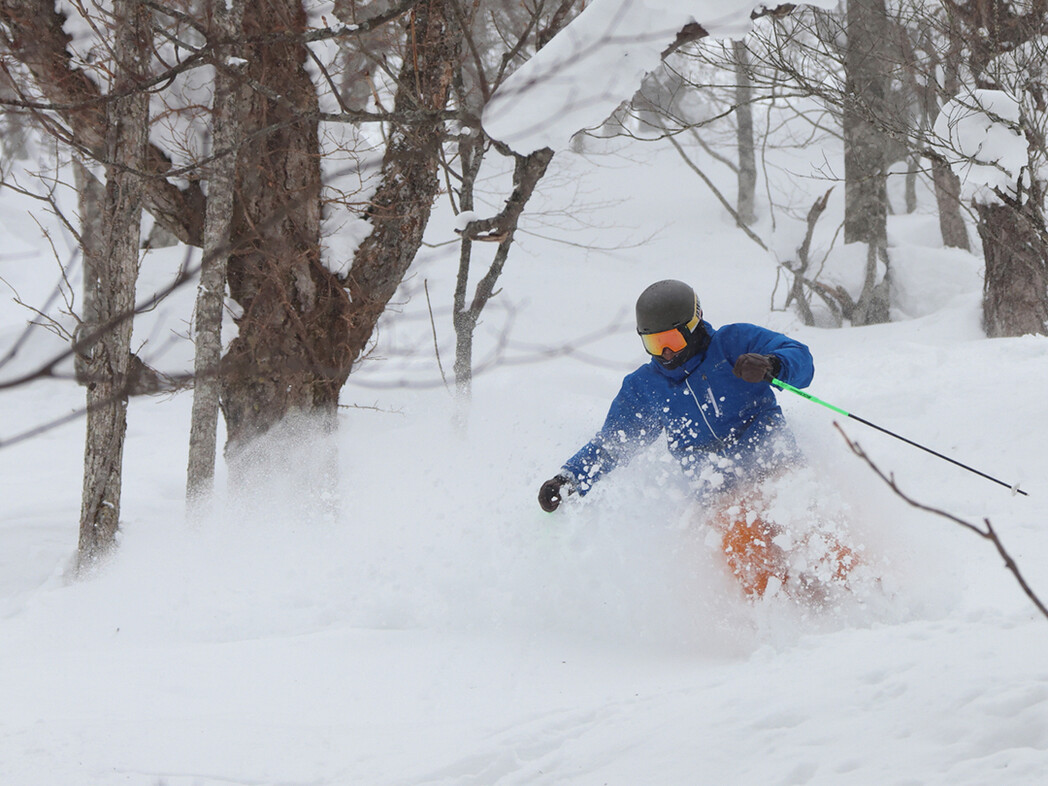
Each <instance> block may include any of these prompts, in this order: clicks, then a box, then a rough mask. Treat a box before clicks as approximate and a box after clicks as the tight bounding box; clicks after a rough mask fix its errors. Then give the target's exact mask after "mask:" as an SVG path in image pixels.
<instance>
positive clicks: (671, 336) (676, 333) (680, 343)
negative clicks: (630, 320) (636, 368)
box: [640, 316, 699, 357]
mask: <svg viewBox="0 0 1048 786" xmlns="http://www.w3.org/2000/svg"><path fill="white" fill-rule="evenodd" d="M698 326H699V318H698V316H696V317H695V318H694V319H692V320H691V322H689V323H688V324H687V325H679V326H677V327H674V328H670V329H669V330H662V331H660V332H658V333H641V334H640V340H641V342H642V343H643V344H644V349H645V350H647V352H648V354H649V355H654V356H655V357H661V356H662V353H663V351H664V350H667V349H668V350H669V351H670V352H680V351H681V350H682V349H684V348H685V347H686V346H688V341H689V340H690V339H691V331H693V330H694V329H695V328H697V327H698Z"/></svg>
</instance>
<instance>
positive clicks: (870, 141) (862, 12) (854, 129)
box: [843, 0, 888, 245]
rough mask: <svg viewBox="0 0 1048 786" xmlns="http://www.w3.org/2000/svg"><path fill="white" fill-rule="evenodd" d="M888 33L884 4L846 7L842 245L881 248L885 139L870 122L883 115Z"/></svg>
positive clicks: (859, 0)
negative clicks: (856, 244) (868, 244)
mask: <svg viewBox="0 0 1048 786" xmlns="http://www.w3.org/2000/svg"><path fill="white" fill-rule="evenodd" d="M887 34H888V28H887V14H886V12H885V8H884V0H852V1H851V2H849V3H848V44H847V52H846V54H845V71H846V78H845V82H846V90H847V99H846V101H845V104H844V113H843V125H844V179H845V195H844V242H845V243H874V244H878V245H885V243H886V240H885V238H886V235H887V231H886V222H887V215H888V195H887V188H886V176H885V163H886V162H885V150H886V149H887V147H888V145H887V140H886V139H885V136H884V133H883V132H882V131H881V130H880V129H879V127H878V126H877V125H876V124H875V123H872V122H870V118H877V117H883V116H884V115H883V111H884V107H885V96H886V93H887V79H886V76H885V73H884V71H885V68H886V60H885V53H884V43H885V41H886V38H887Z"/></svg>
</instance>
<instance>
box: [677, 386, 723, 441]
mask: <svg viewBox="0 0 1048 786" xmlns="http://www.w3.org/2000/svg"><path fill="white" fill-rule="evenodd" d="M684 384H685V386H686V387H687V388H688V392H689V393H691V397H692V399H694V401H695V406H697V407H698V408H699V414H700V415H702V420H703V422H704V423H705V424H706V428H708V429H709V430H710V434H712V435H713V438H714V439H715V440H717V441H718V442H719V443H720V444H721V447H724V444H725V443H724V440H723V439H721V438H720V437H719V436H717V432H716V431H714V430H713V426H712V424H711V423H710V421H709V418H707V417H706V413H705V412H704V411H703V409H702V404H700V403H699V397H698V396H696V395H695V391H694V390H693V389H692V387H691V380H690V379H689V378H688V377H685V378H684ZM707 389H708V390H709V392H710V397H711V398H712V397H713V388H710V387H708V386H707ZM714 409H717V405H716V402H714Z"/></svg>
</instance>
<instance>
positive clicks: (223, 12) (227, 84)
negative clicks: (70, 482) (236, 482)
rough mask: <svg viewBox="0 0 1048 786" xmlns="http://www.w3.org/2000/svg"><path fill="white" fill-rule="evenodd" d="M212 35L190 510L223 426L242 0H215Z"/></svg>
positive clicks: (200, 501)
mask: <svg viewBox="0 0 1048 786" xmlns="http://www.w3.org/2000/svg"><path fill="white" fill-rule="evenodd" d="M211 6H212V8H211V14H210V17H211V20H212V25H213V29H212V35H213V36H215V37H217V38H219V39H220V43H219V44H218V46H217V47H216V52H215V59H216V62H217V63H218V65H219V67H218V68H216V71H215V87H214V95H213V98H212V107H211V129H212V130H211V145H212V149H213V154H214V156H215V157H214V160H213V161H212V162H211V164H210V171H209V172H208V173H207V180H208V192H207V214H206V215H205V217H204V248H203V258H202V261H201V267H200V284H199V286H198V287H197V299H196V322H195V330H194V340H195V342H196V352H195V353H194V359H193V370H194V374H193V376H194V379H195V380H196V382H195V386H194V389H193V414H192V420H191V423H190V432H189V466H188V469H187V484H186V495H187V501H188V503H189V505H190V508H191V509H193V508H197V509H199V508H201V506H203V505H204V504H206V501H207V499H208V498H209V497H210V494H211V491H212V489H213V486H214V475H215V454H216V451H217V445H216V430H217V427H218V410H219V391H220V388H221V385H220V383H219V379H218V370H219V364H220V362H221V360H222V314H223V311H224V307H225V295H226V269H227V262H228V258H229V252H230V245H229V243H230V237H231V232H230V229H231V225H232V220H231V219H232V215H233V205H234V202H235V186H236V168H237V167H236V164H237V151H238V150H239V148H240V143H241V138H240V113H241V112H242V109H241V107H240V101H241V96H242V95H243V80H242V79H241V78H240V74H239V73H238V72H239V70H240V64H241V63H243V62H244V60H243V59H242V58H241V57H240V54H241V52H240V47H239V46H238V44H237V41H238V39H239V38H240V32H241V26H242V24H243V14H244V3H243V0H217V1H215V0H212V3H211Z"/></svg>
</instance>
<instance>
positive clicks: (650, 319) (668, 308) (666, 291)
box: [637, 279, 700, 335]
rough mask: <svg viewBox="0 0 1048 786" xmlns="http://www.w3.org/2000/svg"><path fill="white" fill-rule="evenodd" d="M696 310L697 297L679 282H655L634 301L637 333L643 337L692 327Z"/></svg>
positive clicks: (692, 290)
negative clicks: (635, 303) (635, 304)
mask: <svg viewBox="0 0 1048 786" xmlns="http://www.w3.org/2000/svg"><path fill="white" fill-rule="evenodd" d="M699 309H700V306H699V297H698V295H696V294H695V290H694V289H692V288H691V287H689V286H688V285H687V284H685V283H684V282H683V281H675V280H673V279H666V280H665V281H656V282H655V283H654V284H652V285H651V286H650V287H648V288H647V289H645V290H644V291H643V292H641V293H640V297H639V298H637V332H638V333H640V334H641V335H644V334H647V333H660V332H662V331H663V330H672V329H673V328H681V327H687V328H690V327H693V326H692V325H691V323H692V322H693V321H696V317H698V316H699Z"/></svg>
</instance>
